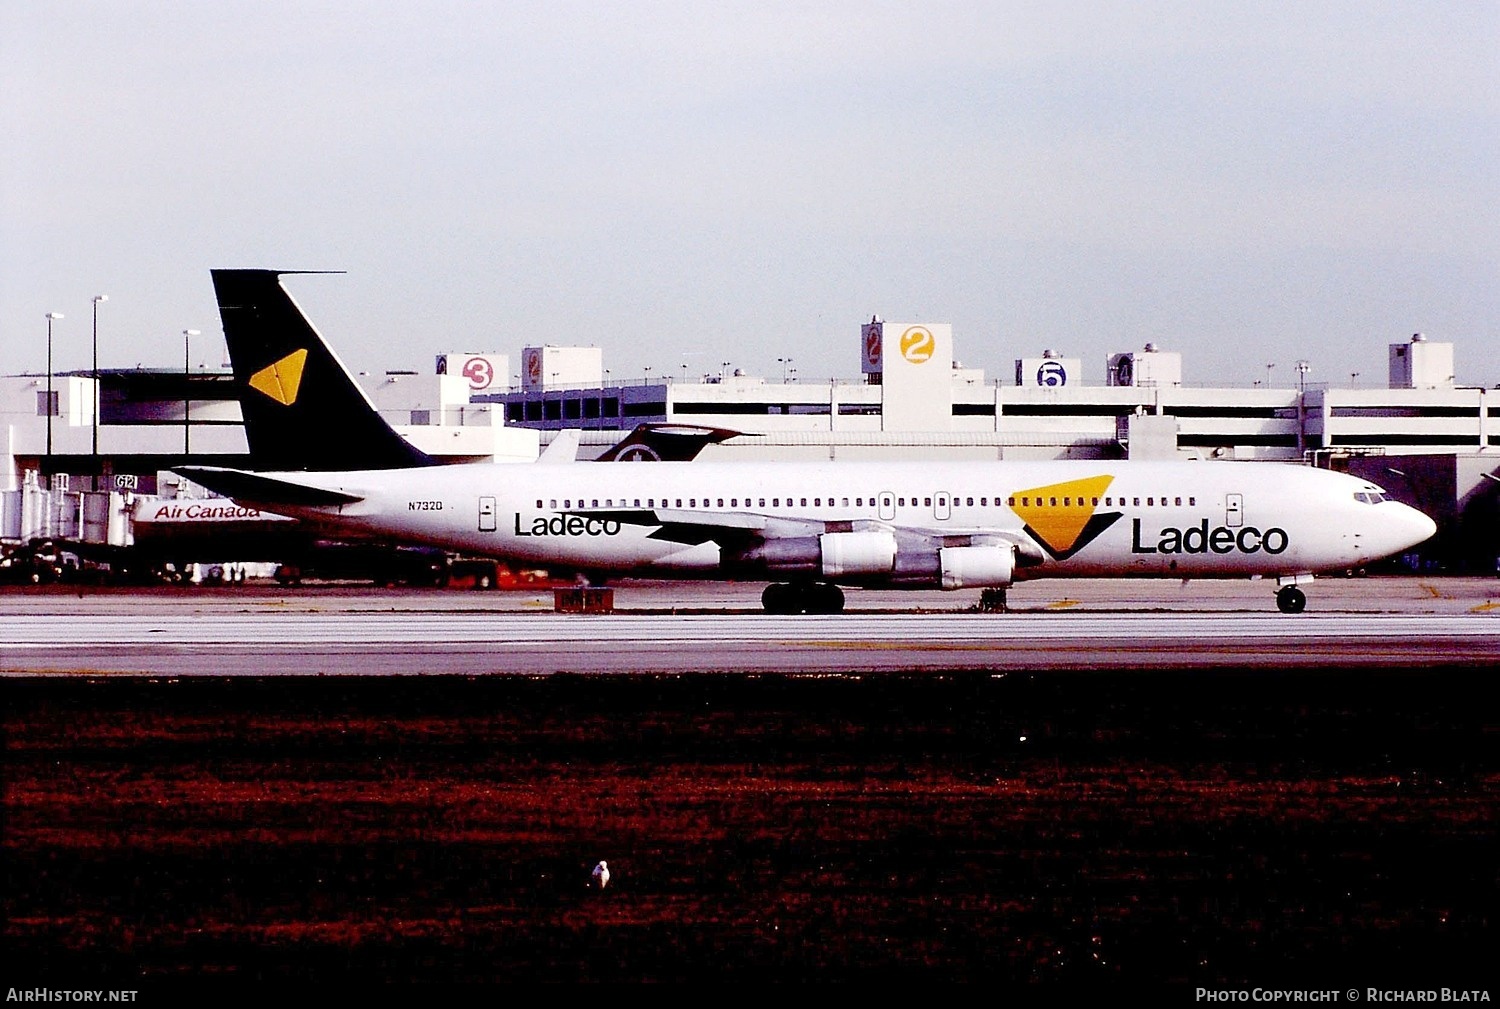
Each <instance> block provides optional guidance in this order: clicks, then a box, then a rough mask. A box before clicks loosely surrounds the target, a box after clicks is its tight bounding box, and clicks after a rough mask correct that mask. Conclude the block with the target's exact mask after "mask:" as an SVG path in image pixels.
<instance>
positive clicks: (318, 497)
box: [172, 466, 364, 511]
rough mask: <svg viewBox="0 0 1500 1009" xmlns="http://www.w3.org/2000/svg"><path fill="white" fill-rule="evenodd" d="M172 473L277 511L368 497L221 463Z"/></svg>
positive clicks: (229, 496)
mask: <svg viewBox="0 0 1500 1009" xmlns="http://www.w3.org/2000/svg"><path fill="white" fill-rule="evenodd" d="M172 472H174V473H178V474H181V475H182V476H185V477H187V478H188V479H189V480H192V481H193V482H194V483H197V484H200V485H202V486H204V487H207V488H208V489H209V490H211V491H213V492H214V493H215V494H222V495H224V496H225V497H227V498H232V499H234V500H235V501H239V502H241V503H249V504H253V505H256V506H258V507H261V508H265V509H267V510H268V511H275V510H276V506H277V505H300V506H303V507H317V506H320V505H344V504H353V503H354V502H356V501H362V500H364V498H363V497H361V496H360V495H358V494H349V493H346V492H344V491H337V490H329V489H327V488H325V487H313V486H309V485H308V484H304V483H298V482H297V481H295V480H291V479H288V478H287V477H285V476H271V475H269V474H265V473H250V472H247V471H245V470H242V469H226V468H224V467H220V466H178V467H176V468H175V469H173V470H172Z"/></svg>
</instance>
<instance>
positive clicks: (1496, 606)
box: [1469, 599, 1500, 613]
mask: <svg viewBox="0 0 1500 1009" xmlns="http://www.w3.org/2000/svg"><path fill="white" fill-rule="evenodd" d="M1490 610H1500V603H1497V602H1495V601H1494V600H1493V599H1492V600H1490V601H1489V602H1487V603H1480V604H1479V605H1478V606H1471V607H1470V608H1469V612H1470V613H1488V612H1489V611H1490Z"/></svg>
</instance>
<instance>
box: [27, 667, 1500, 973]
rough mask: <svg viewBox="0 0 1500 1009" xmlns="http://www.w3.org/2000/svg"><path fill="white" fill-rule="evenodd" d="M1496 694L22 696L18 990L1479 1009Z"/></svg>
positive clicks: (166, 686) (45, 681)
mask: <svg viewBox="0 0 1500 1009" xmlns="http://www.w3.org/2000/svg"><path fill="white" fill-rule="evenodd" d="M1493 673H1494V671H1493V670H1489V669H1431V668H1428V669H1422V670H1414V671H1401V670H1378V669H1365V670H1343V671H1337V672H1328V673H1307V672H1297V673H1267V672H1264V671H1260V672H1253V673H1252V672H1235V671H1214V672H1211V673H1210V672H1194V671H1182V672H1170V673H1131V674H1114V673H1097V672H1089V673H1082V672H1080V673H1077V674H1071V673H1047V674H1015V675H1010V676H992V675H973V676H964V675H957V676H934V675H926V676H909V677H908V676H863V677H823V678H803V677H779V676H743V677H737V676H685V677H592V678H585V677H567V676H557V677H548V678H511V677H479V678H467V677H457V678H448V677H423V676H412V677H381V678H373V677H372V678H300V677H293V678H276V679H272V678H266V679H258V678H257V679H249V678H240V679H216V678H185V679H181V680H173V679H165V678H78V677H42V678H25V679H11V680H6V681H3V684H0V690H3V697H4V701H5V711H4V804H3V816H4V820H3V853H4V859H5V866H4V877H5V885H4V894H3V912H4V926H3V928H4V932H3V934H4V943H5V950H6V954H7V960H8V961H9V963H10V964H11V967H10V968H7V970H6V974H7V976H8V982H7V983H8V984H10V985H13V986H16V987H22V986H27V987H33V986H35V987H45V986H51V987H61V986H64V985H63V984H62V983H63V982H66V986H71V987H77V986H79V985H80V984H82V983H84V982H85V981H87V980H89V979H93V980H96V981H98V982H100V983H98V984H94V985H93V987H96V988H97V987H104V986H108V987H113V988H120V987H125V988H129V987H141V986H142V985H146V986H148V987H149V985H150V984H151V983H154V982H170V981H172V980H174V979H176V980H191V981H198V982H203V981H212V980H219V981H231V982H234V983H236V984H238V983H246V982H288V981H291V982H304V983H314V982H316V983H328V982H333V981H351V982H353V981H358V982H363V983H404V982H417V983H438V982H462V983H497V982H498V983H515V982H532V981H541V982H578V981H583V982H596V981H599V982H605V981H608V982H657V981H662V982H675V981H688V980H700V981H701V980H710V981H752V982H753V981H762V982H765V981H772V982H868V981H871V980H874V981H883V980H891V981H921V982H929V983H930V982H945V981H959V982H966V981H982V982H987V983H992V984H997V985H1029V984H1033V983H1039V984H1043V985H1047V984H1057V983H1093V982H1101V981H1102V982H1110V983H1114V984H1139V985H1165V986H1171V987H1176V986H1198V985H1205V986H1210V987H1237V986H1253V985H1271V984H1281V985H1285V984H1290V983H1303V984H1308V985H1313V986H1316V987H1320V988H1338V989H1345V988H1349V987H1361V988H1363V987H1364V986H1367V985H1377V984H1396V983H1400V984H1403V985H1406V984H1413V983H1414V984H1418V985H1420V986H1421V987H1424V988H1431V987H1436V986H1450V987H1453V986H1458V987H1463V986H1464V985H1465V984H1466V983H1471V982H1474V981H1475V980H1476V979H1486V978H1490V977H1493V976H1494V973H1495V971H1494V966H1493V958H1494V955H1495V952H1496V950H1500V942H1497V939H1500V935H1497V930H1496V927H1495V925H1496V910H1497V900H1496V898H1497V894H1500V869H1497V866H1500V861H1497V856H1500V846H1497V843H1496V842H1497V822H1500V818H1497V812H1500V750H1497V741H1500V702H1497V701H1496V700H1495V699H1494V698H1495V694H1496V692H1495V691H1494V690H1493V689H1489V684H1490V683H1491V681H1492V680H1493ZM600 858H606V859H608V860H609V864H610V867H611V869H612V870H613V874H614V875H613V880H612V883H611V885H610V887H609V888H608V889H607V890H604V891H602V892H601V891H597V890H592V889H590V888H589V886H588V882H589V878H590V877H589V870H590V869H591V867H592V866H593V865H594V863H595V862H596V861H598V860H599V859H600ZM17 965H24V967H18V966H17ZM23 975H24V976H23ZM1186 995H1187V997H1191V995H1192V993H1191V991H1188V992H1187V993H1186ZM1496 995H1500V992H1493V993H1492V997H1495V996H1496Z"/></svg>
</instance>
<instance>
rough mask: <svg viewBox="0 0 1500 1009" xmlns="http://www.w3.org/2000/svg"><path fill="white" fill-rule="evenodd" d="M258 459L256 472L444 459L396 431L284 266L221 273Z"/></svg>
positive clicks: (249, 435) (218, 287) (227, 326)
mask: <svg viewBox="0 0 1500 1009" xmlns="http://www.w3.org/2000/svg"><path fill="white" fill-rule="evenodd" d="M212 272H213V278H214V293H215V294H216V295H217V296H218V299H219V317H220V318H221V319H222V320H223V322H224V340H225V342H226V343H227V344H228V347H229V360H230V362H231V364H232V365H233V367H234V384H235V387H236V388H237V389H238V390H239V395H240V409H241V411H242V412H243V414H244V418H245V439H246V441H247V442H248V443H249V446H250V465H251V468H253V469H257V470H283V471H284V470H313V471H324V472H327V471H333V470H354V469H405V468H408V467H413V466H432V465H436V464H437V460H435V459H433V458H432V457H431V456H429V455H428V454H427V453H425V452H423V451H421V450H419V449H417V448H416V447H415V446H413V445H412V444H411V443H410V442H408V441H407V440H406V439H404V438H402V437H401V436H400V435H399V434H397V433H396V432H395V430H394V429H392V427H391V426H390V425H389V424H387V423H386V422H385V418H383V417H381V416H380V414H379V413H378V412H377V411H376V410H375V407H374V405H373V404H372V403H371V402H370V398H369V397H368V396H366V395H365V393H364V390H363V389H361V388H360V387H359V385H358V383H356V382H355V381H354V379H353V377H352V376H350V374H349V370H348V369H347V368H345V367H344V364H343V362H342V361H340V360H339V359H338V356H337V355H336V354H334V352H333V350H332V349H331V348H330V347H329V346H328V345H327V344H326V343H324V342H323V338H322V337H321V336H319V335H318V332H317V330H315V329H313V327H312V324H311V323H310V322H308V321H307V317H306V316H305V315H303V314H302V310H301V309H300V308H298V307H297V304H296V302H294V301H292V298H291V295H289V294H287V292H286V289H285V288H283V287H282V286H281V277H282V275H283V273H291V272H294V271H290V270H287V271H277V270H214V271H212Z"/></svg>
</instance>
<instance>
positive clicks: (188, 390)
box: [182, 329, 198, 456]
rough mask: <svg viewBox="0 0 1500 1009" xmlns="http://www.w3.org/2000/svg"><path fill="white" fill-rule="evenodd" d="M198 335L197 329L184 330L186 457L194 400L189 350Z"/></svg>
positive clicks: (183, 380) (183, 383) (183, 424)
mask: <svg viewBox="0 0 1500 1009" xmlns="http://www.w3.org/2000/svg"><path fill="white" fill-rule="evenodd" d="M197 335H198V330H196V329H184V330H183V331H182V454H183V455H184V456H186V455H187V454H188V444H189V441H190V439H191V429H190V427H189V424H190V422H191V421H190V418H189V415H188V410H189V409H190V406H189V401H190V400H191V399H192V398H193V395H192V381H193V366H192V363H191V355H190V354H189V352H188V348H189V347H190V346H191V341H192V339H193V337H195V336H197Z"/></svg>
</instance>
